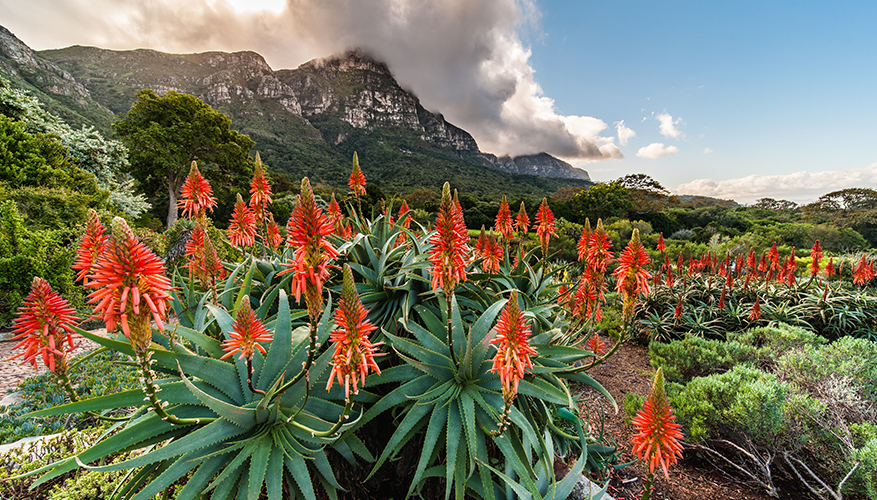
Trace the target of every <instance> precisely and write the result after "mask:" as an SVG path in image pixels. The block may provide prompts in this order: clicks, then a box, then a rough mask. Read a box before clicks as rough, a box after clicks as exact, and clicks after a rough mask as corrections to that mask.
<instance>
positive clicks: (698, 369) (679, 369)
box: [649, 335, 755, 382]
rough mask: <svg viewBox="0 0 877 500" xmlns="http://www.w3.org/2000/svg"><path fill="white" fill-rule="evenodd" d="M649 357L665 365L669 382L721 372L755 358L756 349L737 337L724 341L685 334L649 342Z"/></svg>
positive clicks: (657, 364)
mask: <svg viewBox="0 0 877 500" xmlns="http://www.w3.org/2000/svg"><path fill="white" fill-rule="evenodd" d="M649 357H650V358H652V361H651V362H652V366H655V367H658V366H660V367H661V368H663V369H664V376H665V377H666V380H667V381H668V382H684V381H687V380H690V379H692V378H694V377H705V376H707V375H711V374H714V373H722V372H725V371H728V370H730V369H731V368H732V367H733V366H735V365H737V364H741V363H745V362H749V361H752V360H753V359H754V358H755V349H754V348H753V347H752V346H748V345H744V344H741V343H740V342H736V341H734V342H722V341H718V340H706V339H702V338H700V337H697V336H694V335H686V336H685V337H684V338H683V339H682V340H674V341H671V342H667V343H663V342H652V343H650V344H649Z"/></svg>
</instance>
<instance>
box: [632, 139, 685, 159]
mask: <svg viewBox="0 0 877 500" xmlns="http://www.w3.org/2000/svg"><path fill="white" fill-rule="evenodd" d="M678 152H679V148H677V147H676V146H664V143H663V142H653V143H651V144H649V145H648V146H644V147H641V148H639V151H637V152H636V155H637V156H639V157H640V158H649V159H651V160H654V159H655V158H660V157H662V156H667V155H672V154H674V153H678Z"/></svg>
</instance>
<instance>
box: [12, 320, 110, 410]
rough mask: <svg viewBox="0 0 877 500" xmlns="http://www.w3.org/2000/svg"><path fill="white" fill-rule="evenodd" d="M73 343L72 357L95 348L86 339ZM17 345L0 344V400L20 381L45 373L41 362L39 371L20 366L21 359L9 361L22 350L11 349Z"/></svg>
mask: <svg viewBox="0 0 877 500" xmlns="http://www.w3.org/2000/svg"><path fill="white" fill-rule="evenodd" d="M93 333H97V334H99V335H103V334H104V333H106V330H104V329H100V330H95V331H94V332H93ZM75 343H76V344H77V347H76V350H74V351H73V355H74V356H76V355H79V354H82V353H84V352H88V351H91V350H92V349H95V348H97V344H95V343H94V342H92V341H90V340H88V339H83V338H79V339H77V340H76V341H75ZM17 344H18V341H11V340H10V341H6V342H0V398H3V397H4V396H6V394H7V392H9V391H10V390H11V389H15V386H17V385H18V383H19V382H21V381H22V380H24V379H26V378H28V377H33V376H35V375H39V374H41V373H45V372H46V371H47V370H46V368H45V367H44V366H43V362H42V360H40V361H39V362H38V366H39V369H36V368H34V367H33V366H31V365H30V363H25V364H22V362H21V359H22V358H15V359H13V360H10V359H9V358H11V357H12V356H15V355H16V354H18V353H20V352H22V349H13V348H14V347H15V346H16V345H17Z"/></svg>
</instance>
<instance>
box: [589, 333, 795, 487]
mask: <svg viewBox="0 0 877 500" xmlns="http://www.w3.org/2000/svg"><path fill="white" fill-rule="evenodd" d="M587 373H588V375H590V376H591V377H593V378H594V379H596V380H597V381H598V382H600V384H602V385H603V387H605V388H606V389H607V390H608V391H609V393H610V394H612V397H613V398H615V401H616V402H617V403H618V413H613V410H612V406H611V404H609V403H607V402H606V398H605V397H602V396H600V395H599V394H598V393H597V392H596V391H594V390H592V389H590V388H584V389H583V391H582V392H583V393H582V396H581V398H580V399H581V401H582V404H581V408H582V410H583V411H582V414H583V415H587V414H591V415H592V416H593V417H594V418H592V425H594V426H597V429H599V425H600V421H599V413H600V404H601V403H602V405H603V406H604V407H606V420H605V422H604V423H603V425H604V433H605V434H607V435H608V436H610V438H611V439H612V440H614V442H615V443H616V444H617V445H618V446H619V447H621V448H623V451H622V453H621V458H620V461H619V463H628V462H631V461H635V460H636V457H635V456H634V455H632V454H631V453H630V440H631V438H632V437H633V436H634V434H635V432H634V429H633V426H632V425H630V424H629V423H627V422H625V417H626V412H625V411H624V407H623V405H622V402H623V401H624V397H625V395H626V394H627V393H628V392H633V393H635V394H638V395H641V396H643V397H645V396H647V395H648V394H649V391H651V387H652V379H653V377H654V374H655V369H654V368H653V367H652V366H651V365H650V364H649V354H648V348H647V347H645V346H640V345H636V344H632V343H630V342H626V343H624V344H622V346H621V347H620V348H619V349H618V351H616V352H615V354H613V355H612V356H611V357H610V358H609V359H607V360H606V362H605V363H603V364H601V365H597V366H595V367H594V368H591V369H590V370H589V371H588V372H587ZM594 420H596V421H594ZM647 473H648V469H647V468H646V467H644V466H643V465H642V464H641V463H639V462H636V463H634V464H632V465H629V466H627V467H624V468H622V469H619V470H617V471H615V472H613V473H612V478H611V481H610V485H609V494H611V495H612V496H613V497H615V498H616V499H618V500H633V499H639V498H640V496H641V495H642V493H643V488H644V485H645V478H646V474H647ZM651 498H653V499H661V500H671V499H672V500H704V499H710V500H731V499H734V500H767V499H769V498H770V497H769V496H768V495H767V494H766V493H764V492H763V491H761V490H759V489H758V488H757V487H755V486H750V485H748V484H746V483H745V482H743V481H742V480H740V479H739V478H735V477H730V476H728V475H726V474H725V473H724V472H722V471H720V470H718V469H717V468H716V467H715V466H713V465H712V464H711V463H710V462H709V461H707V460H705V459H701V458H699V457H698V456H697V454H696V453H695V452H694V451H692V450H688V449H686V450H685V451H683V453H682V460H680V461H679V463H677V464H676V465H674V466H671V467H670V480H669V481H668V480H667V479H666V478H665V477H664V475H663V473H661V472H658V471H656V473H655V482H654V486H653V491H652V497H651ZM796 498H801V497H800V496H796Z"/></svg>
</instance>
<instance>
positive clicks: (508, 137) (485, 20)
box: [0, 0, 622, 161]
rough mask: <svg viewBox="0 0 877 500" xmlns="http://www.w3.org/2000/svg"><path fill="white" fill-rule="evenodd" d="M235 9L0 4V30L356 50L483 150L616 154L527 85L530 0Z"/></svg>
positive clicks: (598, 127) (41, 0) (216, 2)
mask: <svg viewBox="0 0 877 500" xmlns="http://www.w3.org/2000/svg"><path fill="white" fill-rule="evenodd" d="M231 2H233V3H231ZM238 4H239V1H238V0H188V1H186V2H180V1H178V0H150V1H146V2H131V1H120V0H90V2H89V3H88V7H87V8H85V7H84V5H85V4H84V3H83V1H82V0H28V1H27V2H23V1H21V0H0V12H3V17H4V19H3V24H4V25H5V26H6V27H7V28H9V29H10V30H12V31H14V32H15V33H16V35H17V36H19V37H20V38H21V39H22V40H23V41H24V42H25V43H27V44H28V45H31V46H32V47H35V48H38V49H44V48H57V47H62V46H66V45H71V44H82V45H97V46H99V47H104V48H110V49H133V48H139V47H148V48H153V49H157V50H163V51H170V52H184V53H185V52H201V51H207V50H223V51H237V50H253V51H256V52H258V53H260V54H262V55H263V56H265V58H266V60H267V61H268V63H269V64H270V65H271V66H272V67H273V68H274V69H281V68H294V67H296V66H298V65H299V64H301V63H304V62H306V61H308V60H310V59H314V58H319V57H325V56H328V55H331V54H334V53H340V52H343V51H345V50H347V49H351V48H361V49H363V50H364V51H366V52H367V53H370V54H372V55H374V56H375V57H377V58H379V59H382V60H383V61H385V62H386V63H387V65H388V66H389V68H390V70H391V71H392V72H393V74H394V76H395V77H396V79H397V80H398V81H399V83H400V84H401V85H402V86H403V88H406V89H410V90H411V91H412V92H413V93H414V94H415V95H417V97H419V98H420V100H421V102H422V103H423V105H424V107H426V108H427V109H429V110H431V111H435V112H439V113H442V114H443V115H444V116H445V118H446V119H447V120H448V121H450V122H451V123H453V124H455V125H457V126H460V127H462V128H463V129H465V130H467V131H469V132H470V133H471V134H472V135H473V136H474V137H475V139H476V140H477V141H478V144H479V146H480V147H481V149H482V150H484V151H488V152H492V153H496V154H500V155H501V154H528V153H538V152H541V151H546V152H548V153H551V154H554V155H556V156H561V157H564V158H571V159H581V160H589V161H595V160H601V159H609V158H621V157H622V155H621V151H620V150H619V149H618V148H617V146H612V147H608V146H607V139H610V138H606V137H603V136H600V133H601V132H602V131H603V130H606V129H607V128H608V126H607V125H606V123H604V122H603V121H602V120H600V119H598V118H593V117H589V116H575V115H573V116H565V115H562V114H560V113H559V112H558V111H557V109H556V108H555V104H554V100H553V99H551V98H549V97H547V96H545V95H544V94H543V91H542V89H541V87H540V86H539V84H538V83H537V82H536V79H535V75H534V70H533V67H532V66H531V64H530V57H531V52H530V50H529V49H528V48H527V47H526V46H525V44H524V42H523V41H522V39H521V37H520V36H519V33H527V32H538V24H539V19H540V12H539V10H538V5H537V3H536V2H535V0H494V1H490V2H464V1H459V0H446V1H436V2H423V1H421V0H372V1H369V2H351V1H350V0H288V1H287V2H286V4H285V8H283V9H282V10H281V11H280V12H271V11H265V10H263V11H259V12H245V11H240V10H237V9H236V8H235V5H238Z"/></svg>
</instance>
